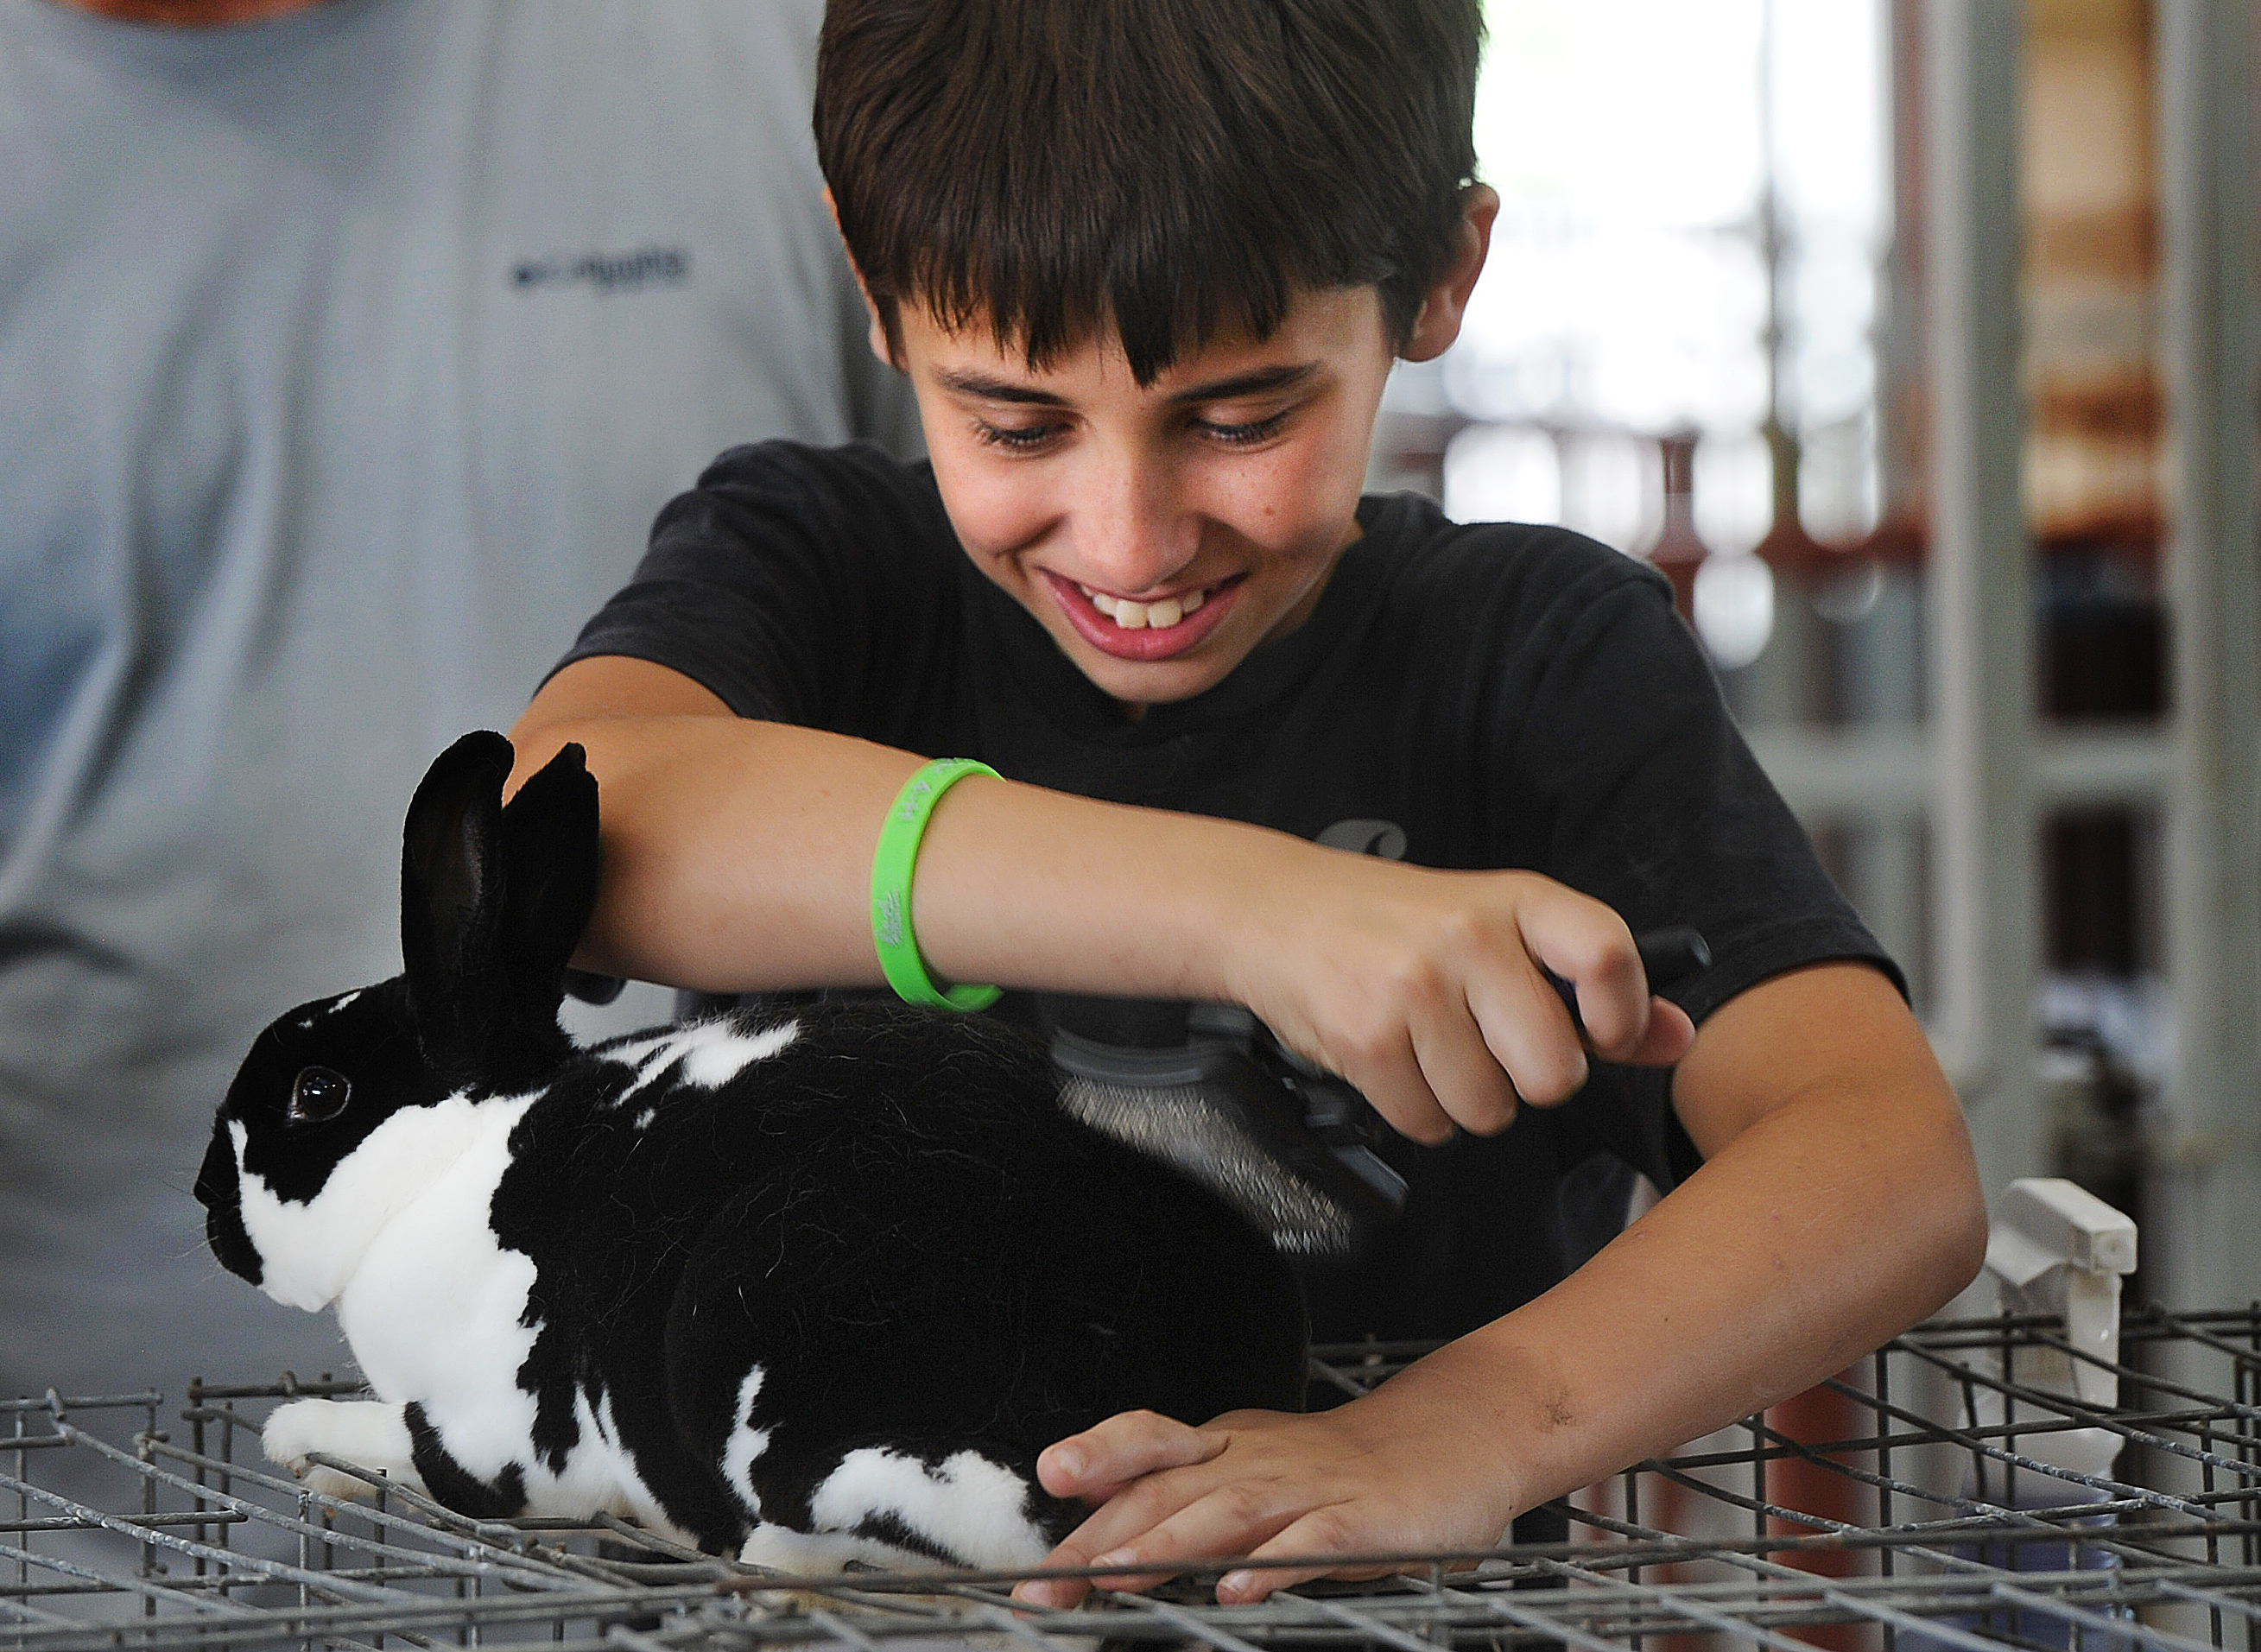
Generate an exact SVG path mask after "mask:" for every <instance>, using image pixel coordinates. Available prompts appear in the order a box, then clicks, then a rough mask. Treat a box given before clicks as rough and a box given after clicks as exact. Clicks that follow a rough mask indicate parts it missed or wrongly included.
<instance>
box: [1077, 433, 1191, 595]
mask: <svg viewBox="0 0 2261 1652" xmlns="http://www.w3.org/2000/svg"><path fill="white" fill-rule="evenodd" d="M1075 515H1076V551H1077V559H1078V560H1079V561H1080V563H1081V564H1083V566H1084V567H1085V568H1086V569H1087V570H1088V571H1089V580H1090V583H1091V584H1093V585H1103V586H1105V587H1106V588H1107V590H1108V591H1109V592H1110V593H1113V594H1115V595H1116V596H1123V597H1137V596H1139V595H1142V594H1144V593H1147V592H1158V593H1159V592H1162V591H1166V590H1168V589H1169V588H1170V585H1171V584H1172V582H1173V580H1174V578H1175V577H1176V576H1177V575H1178V574H1179V573H1181V572H1182V571H1184V570H1185V568H1186V567H1187V566H1188V564H1191V563H1192V561H1193V559H1194V557H1195V556H1196V555H1197V554H1198V553H1199V552H1200V550H1201V520H1200V515H1199V514H1198V513H1197V512H1195V511H1194V510H1193V509H1191V508H1189V506H1188V503H1187V501H1185V500H1184V499H1181V498H1180V497H1179V490H1178V489H1177V488H1176V487H1175V486H1174V485H1173V483H1172V480H1171V478H1170V475H1169V472H1168V470H1167V469H1166V467H1152V468H1150V467H1145V466H1131V467H1124V468H1123V469H1122V470H1118V471H1117V472H1116V474H1113V475H1110V476H1108V477H1106V478H1103V479H1102V478H1092V485H1090V486H1088V487H1087V489H1086V490H1085V491H1084V494H1083V499H1082V500H1081V502H1080V505H1079V506H1078V507H1077V508H1076V512H1075Z"/></svg>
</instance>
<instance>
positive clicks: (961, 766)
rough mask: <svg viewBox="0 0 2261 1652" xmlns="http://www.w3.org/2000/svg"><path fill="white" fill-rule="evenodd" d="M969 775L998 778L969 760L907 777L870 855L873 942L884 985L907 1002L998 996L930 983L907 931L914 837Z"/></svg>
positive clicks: (958, 1003) (963, 1004)
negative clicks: (941, 802)
mask: <svg viewBox="0 0 2261 1652" xmlns="http://www.w3.org/2000/svg"><path fill="white" fill-rule="evenodd" d="M969 774H986V775H987V776H988V777H989V778H990V779H993V780H994V779H998V778H999V776H998V773H997V771H996V770H994V769H993V768H991V767H990V766H989V765H987V764H986V763H976V762H975V761H974V760H973V758H937V759H936V760H935V761H934V762H932V763H930V764H928V765H926V766H925V767H923V768H922V769H920V770H919V772H917V773H915V774H914V775H912V776H911V778H910V779H908V780H907V781H905V782H904V783H903V789H902V790H901V791H900V792H898V793H896V794H895V801H894V805H893V806H892V807H891V808H888V810H887V818H886V823H885V824H884V825H882V826H881V827H880V828H879V848H878V849H877V850H875V851H873V852H872V945H874V946H875V947H877V948H878V949H879V971H880V973H882V974H884V975H886V978H887V985H888V986H890V987H892V988H894V989H895V996H897V997H898V998H900V999H901V1000H902V1001H903V1002H905V1003H907V1004H931V1005H933V1006H934V1007H935V1008H937V1009H964V1010H973V1009H987V1008H988V1007H989V1006H990V1005H991V1004H994V1003H995V1002H997V998H998V988H994V987H973V986H966V985H959V986H956V987H951V988H942V987H937V985H935V980H934V977H933V976H931V975H930V974H928V973H927V969H926V959H923V958H922V957H920V956H919V950H918V937H915V936H914V935H913V934H912V933H911V870H912V868H913V867H914V866H916V865H917V864H918V851H919V839H920V838H922V837H925V836H926V823H927V822H928V821H929V820H930V819H931V818H932V817H933V815H934V806H935V805H936V804H937V803H938V802H940V801H942V794H944V792H947V791H948V790H949V789H950V788H951V786H955V785H957V784H958V782H959V781H960V780H962V779H965V777H966V776H967V775H969Z"/></svg>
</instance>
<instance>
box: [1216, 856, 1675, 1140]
mask: <svg viewBox="0 0 2261 1652" xmlns="http://www.w3.org/2000/svg"><path fill="white" fill-rule="evenodd" d="M1309 853H1310V854H1311V855H1312V856H1314V857H1318V858H1314V859H1310V860H1308V861H1305V862H1303V866H1302V868H1299V869H1303V870H1307V871H1308V872H1309V873H1310V877H1309V878H1308V880H1304V879H1298V880H1280V881H1278V882H1272V883H1269V884H1268V886H1267V887H1265V888H1264V889H1262V890H1261V891H1260V893H1259V894H1258V897H1257V898H1258V899H1259V901H1261V902H1263V903H1265V905H1266V907H1267V908H1268V909H1265V910H1261V911H1260V913H1259V914H1258V915H1257V916H1256V918H1255V921H1254V922H1253V923H1249V924H1247V925H1245V927H1243V928H1241V929H1240V930H1239V933H1240V934H1242V935H1244V936H1245V937H1249V945H1247V947H1246V949H1245V954H1244V962H1243V965H1242V966H1241V968H1240V969H1238V971H1237V972H1236V975H1237V980H1236V982H1235V985H1236V988H1237V989H1238V990H1237V993H1236V995H1237V996H1238V997H1239V998H1240V1001H1241V1002H1245V1003H1246V1004H1248V1005H1249V1006H1250V1008H1252V1009H1254V1010H1255V1011H1256V1013H1257V1014H1258V1015H1259V1016H1262V1017H1263V1019H1264V1022H1265V1024H1266V1025H1267V1026H1269V1027H1270V1028H1271V1029H1272V1031H1274V1033H1276V1034H1278V1035H1279V1037H1280V1038H1281V1039H1282V1040H1283V1041H1284V1042H1286V1043H1287V1044H1288V1045H1290V1046H1291V1047H1292V1048H1294V1049H1295V1050H1296V1051H1297V1052H1299V1053H1301V1054H1303V1055H1304V1056H1306V1057H1308V1058H1309V1059H1312V1060H1315V1061H1317V1062H1319V1063H1320V1064H1321V1065H1322V1066H1324V1067H1326V1068H1328V1069H1329V1070H1330V1071H1331V1072H1334V1073H1338V1074H1341V1075H1342V1076H1343V1077H1344V1078H1346V1079H1347V1080H1348V1081H1350V1082H1351V1083H1353V1084H1354V1085H1356V1086H1357V1087H1358V1088H1359V1089H1360V1091H1361V1092H1362V1093H1363V1094H1364V1095H1366V1097H1367V1100H1368V1101H1370V1102H1372V1103H1374V1106H1375V1110H1377V1111H1378V1112H1380V1113H1381V1114H1382V1117H1384V1118H1386V1119H1388V1120H1389V1123H1390V1124H1392V1125H1393V1126H1395V1127H1396V1129H1397V1130H1398V1131H1400V1132H1402V1133H1403V1134H1404V1135H1406V1136H1409V1137H1410V1138H1412V1139H1414V1140H1415V1141H1419V1142H1425V1143H1429V1144H1432V1145H1433V1144H1435V1143H1438V1142H1441V1141H1444V1140H1446V1138H1449V1137H1450V1136H1451V1135H1452V1133H1453V1127H1454V1126H1455V1125H1457V1126H1459V1127H1460V1128H1461V1129H1463V1130H1467V1131H1473V1132H1474V1133H1475V1134H1477V1135H1482V1136H1489V1135H1496V1134H1497V1133H1498V1132H1499V1131H1503V1130H1504V1129H1506V1128H1507V1126H1508V1125H1509V1124H1511V1123H1512V1122H1513V1120H1514V1117H1515V1110H1516V1107H1517V1106H1518V1103H1522V1102H1529V1103H1532V1104H1533V1105H1534V1106H1539V1107H1552V1106H1555V1105H1557V1104H1559V1103H1562V1102H1565V1101H1568V1099H1569V1098H1570V1097H1571V1096H1572V1095H1576V1093H1577V1091H1578V1088H1579V1087H1580V1086H1582V1085H1583V1084H1584V1083H1585V1081H1586V1057H1587V1052H1589V1051H1591V1052H1593V1053H1594V1054H1596V1055H1598V1056H1601V1057H1602V1058H1603V1059H1606V1060H1611V1061H1622V1062H1632V1063H1638V1064H1641V1065H1650V1066H1669V1065H1671V1064H1672V1063H1674V1062H1676V1061H1677V1060H1679V1059H1680V1058H1681V1057H1682V1056H1683V1055H1685V1054H1686V1053H1687V1052H1688V1049H1689V1046H1690V1045H1691V1044H1692V1043H1693V1042H1694V1040H1695V1036H1696V1030H1695V1027H1694V1024H1692V1023H1690V1020H1689V1019H1688V1016H1687V1015H1686V1013H1685V1012H1684V1011H1683V1010H1682V1009H1680V1008H1679V1007H1678V1006H1677V1005H1676V1004H1673V1003H1671V1002H1668V1001H1667V1000H1665V999H1662V998H1658V997H1654V996H1652V995H1651V994H1650V993H1649V990H1648V983H1647V979H1646V978H1645V976H1644V975H1643V974H1642V973H1641V966H1640V953H1639V952H1637V951H1636V950H1635V948H1634V945H1633V935H1632V932H1631V931H1630V930H1627V929H1626V923H1625V920H1624V919H1622V918H1620V917H1619V916H1618V915H1617V914H1616V913H1615V912H1613V911H1611V909H1609V908H1608V907H1606V906H1604V905H1603V904H1602V903H1601V902H1600V901H1596V900H1593V899H1591V898H1590V897H1588V896H1586V895H1583V894H1578V893H1577V892H1576V890H1573V889H1570V888H1568V887H1564V886H1563V885H1561V884H1559V883H1556V882H1554V880H1551V879H1547V878H1543V877H1540V876H1539V875H1538V874H1536V873H1520V872H1476V873H1464V872H1437V871H1432V870H1431V869H1428V868H1425V867H1421V866H1406V865H1403V864H1400V863H1397V862H1394V861H1385V860H1376V859H1373V858H1368V857H1365V856H1358V855H1350V854H1345V853H1343V852H1342V851H1338V850H1328V849H1317V848H1312V849H1310V850H1309ZM1274 902H1276V904H1274ZM1548 973H1552V974H1554V975H1557V976H1560V977H1561V979H1563V980H1568V981H1570V982H1573V983H1575V985H1576V990H1577V1000H1578V1015H1579V1018H1580V1019H1581V1020H1583V1022H1584V1024H1585V1037H1584V1038H1583V1040H1582V1039H1581V1038H1580V1037H1579V1032H1578V1027H1577V1024H1576V1022H1574V1021H1573V1020H1572V1018H1571V1016H1570V1014H1569V1011H1568V1009H1567V1008H1566V1007H1565V1006H1564V1004H1563V1002H1562V1001H1561V998H1560V997H1559V996H1557V995H1556V993H1555V990H1554V985H1553V984H1552V983H1551V982H1550V981H1548V980H1547V974H1548Z"/></svg>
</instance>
